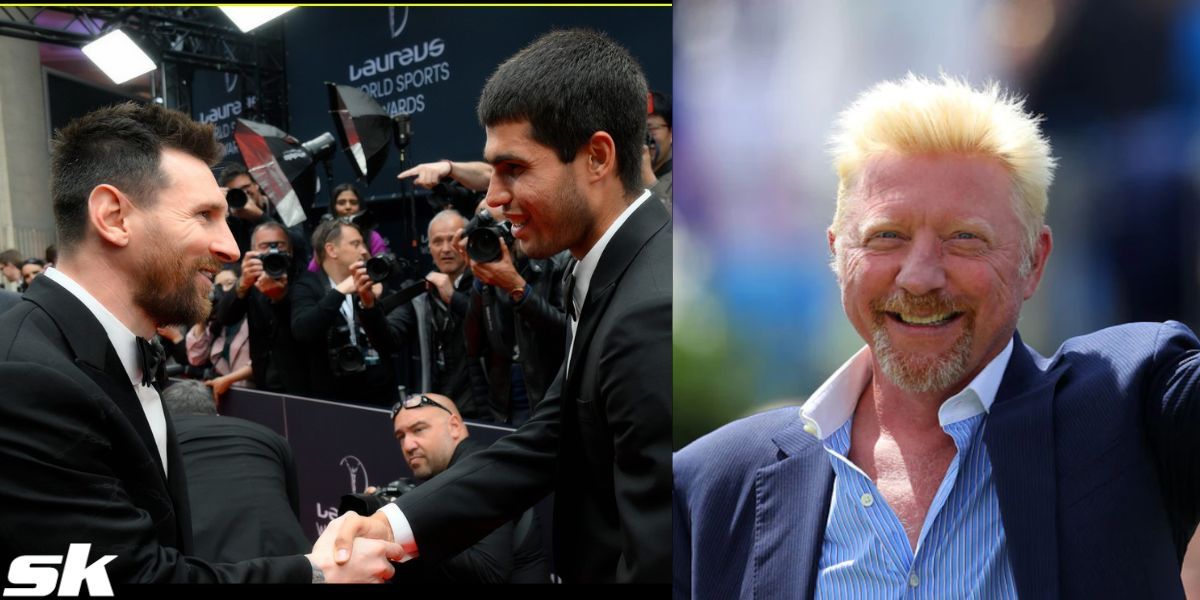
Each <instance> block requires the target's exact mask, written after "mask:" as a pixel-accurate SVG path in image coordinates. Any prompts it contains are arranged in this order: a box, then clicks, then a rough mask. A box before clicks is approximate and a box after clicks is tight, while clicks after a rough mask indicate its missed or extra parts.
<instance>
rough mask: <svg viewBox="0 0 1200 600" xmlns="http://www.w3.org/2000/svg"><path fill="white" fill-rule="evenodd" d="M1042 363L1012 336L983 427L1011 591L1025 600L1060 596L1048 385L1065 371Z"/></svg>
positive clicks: (1051, 398)
mask: <svg viewBox="0 0 1200 600" xmlns="http://www.w3.org/2000/svg"><path fill="white" fill-rule="evenodd" d="M1048 366H1049V365H1048V361H1046V360H1045V359H1044V358H1042V357H1040V356H1038V355H1037V354H1036V353H1035V352H1033V350H1032V349H1030V348H1029V347H1027V346H1025V344H1024V343H1022V342H1021V336H1020V335H1017V336H1016V338H1015V340H1014V343H1013V354H1012V359H1011V360H1010V361H1009V364H1008V368H1007V370H1006V371H1005V373H1004V379H1003V381H1001V383H1000V389H999V390H998V391H997V393H996V402H995V403H994V404H993V405H992V408H991V411H990V412H989V414H988V418H987V426H986V427H987V428H986V430H985V432H984V443H985V444H986V445H987V449H988V456H989V458H990V459H991V461H992V472H993V474H994V476H995V478H996V496H997V498H998V500H999V503H1000V517H1001V520H1002V521H1003V523H1004V534H1005V536H1006V538H1007V540H1008V556H1009V564H1010V565H1011V566H1012V571H1013V577H1014V579H1015V580H1016V585H1017V593H1018V595H1019V596H1021V597H1030V598H1032V597H1046V598H1054V597H1057V596H1058V595H1059V594H1058V535H1057V532H1058V512H1057V507H1058V502H1057V499H1058V496H1057V485H1056V481H1057V473H1056V472H1055V467H1054V465H1055V460H1054V455H1055V452H1054V389H1055V384H1056V383H1057V381H1058V379H1059V377H1061V376H1062V373H1063V370H1064V369H1062V368H1059V369H1055V370H1052V371H1049V372H1047V371H1046V369H1047V367H1048Z"/></svg>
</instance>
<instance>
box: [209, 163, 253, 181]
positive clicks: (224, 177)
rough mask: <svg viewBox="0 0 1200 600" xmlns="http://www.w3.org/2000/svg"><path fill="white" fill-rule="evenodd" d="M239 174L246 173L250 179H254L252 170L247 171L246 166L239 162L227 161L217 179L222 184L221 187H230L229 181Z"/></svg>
mask: <svg viewBox="0 0 1200 600" xmlns="http://www.w3.org/2000/svg"><path fill="white" fill-rule="evenodd" d="M238 175H245V176H246V177H249V178H250V181H254V176H253V175H251V174H250V171H247V170H246V167H243V166H242V165H240V164H238V163H226V164H225V165H224V166H223V167H222V168H221V176H220V177H218V178H217V181H218V182H219V183H220V184H221V187H229V182H230V181H233V178H234V177H237V176H238Z"/></svg>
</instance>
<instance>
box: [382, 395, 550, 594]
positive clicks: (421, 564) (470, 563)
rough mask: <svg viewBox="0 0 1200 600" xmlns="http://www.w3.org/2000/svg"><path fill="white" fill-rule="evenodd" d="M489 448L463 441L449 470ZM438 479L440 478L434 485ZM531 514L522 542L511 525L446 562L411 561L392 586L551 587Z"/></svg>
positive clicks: (402, 566)
mask: <svg viewBox="0 0 1200 600" xmlns="http://www.w3.org/2000/svg"><path fill="white" fill-rule="evenodd" d="M433 410H437V409H436V408H435V409H433ZM486 447H487V445H486V444H484V443H482V442H477V441H475V440H474V439H472V438H466V439H464V440H462V441H461V442H459V444H458V446H457V447H456V448H455V449H454V454H453V455H452V456H451V457H450V465H449V466H451V467H453V466H454V465H456V464H458V463H459V462H461V461H462V460H463V459H464V458H466V457H467V456H470V455H472V454H474V453H476V452H478V451H480V450H482V449H484V448H486ZM436 478H437V475H435V476H434V477H433V478H431V479H430V481H432V480H433V479H436ZM425 483H428V482H425ZM422 485H424V483H422ZM527 512H528V517H526V516H524V515H523V516H522V518H527V519H530V520H532V522H531V523H527V524H526V525H525V527H523V528H522V532H521V533H520V536H521V537H520V538H519V539H518V538H517V537H516V536H517V531H516V524H515V523H514V522H512V521H509V522H507V523H505V524H504V525H502V526H500V527H499V528H497V529H496V530H495V531H493V532H491V533H489V534H487V535H486V536H484V538H483V539H481V540H479V542H477V543H475V544H474V545H472V546H471V547H469V548H467V549H466V550H463V551H462V552H459V553H458V554H457V555H455V556H452V557H450V558H447V559H445V560H443V561H440V562H433V561H429V560H410V561H408V562H405V563H400V564H398V565H396V575H395V577H394V578H393V579H392V583H400V584H406V585H407V584H413V583H549V582H550V569H549V567H548V565H547V564H546V558H545V555H544V554H543V552H542V533H541V529H540V527H539V525H538V523H537V515H536V513H534V510H533V509H529V511H527Z"/></svg>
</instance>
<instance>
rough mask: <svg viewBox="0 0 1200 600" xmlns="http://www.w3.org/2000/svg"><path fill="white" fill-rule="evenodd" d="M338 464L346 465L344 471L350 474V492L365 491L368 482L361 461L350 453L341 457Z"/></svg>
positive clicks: (365, 469)
mask: <svg viewBox="0 0 1200 600" xmlns="http://www.w3.org/2000/svg"><path fill="white" fill-rule="evenodd" d="M338 464H339V465H342V466H343V467H346V472H348V473H349V474H350V493H351V494H362V493H365V492H366V491H367V486H368V485H370V482H369V481H367V468H366V467H364V466H363V464H362V461H361V460H358V457H357V456H353V455H350V456H344V457H342V460H340V461H338ZM360 474H361V477H360V476H359V475H360ZM360 480H361V482H360ZM360 483H361V485H360Z"/></svg>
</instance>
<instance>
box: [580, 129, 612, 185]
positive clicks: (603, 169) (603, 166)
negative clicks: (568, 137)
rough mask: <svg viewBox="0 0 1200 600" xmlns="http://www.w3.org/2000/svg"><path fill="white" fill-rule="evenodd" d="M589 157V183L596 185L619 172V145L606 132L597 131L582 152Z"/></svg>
mask: <svg viewBox="0 0 1200 600" xmlns="http://www.w3.org/2000/svg"><path fill="white" fill-rule="evenodd" d="M581 151H582V152H583V153H585V154H586V155H587V159H588V160H587V173H588V183H595V182H597V181H600V180H601V179H604V178H605V177H607V176H608V175H609V174H610V173H615V172H616V170H617V144H616V142H614V141H613V139H612V136H611V135H609V134H608V132H605V131H597V132H596V133H593V134H592V137H591V138H589V139H588V141H587V144H585V145H584V147H583V149H582V150H581Z"/></svg>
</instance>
